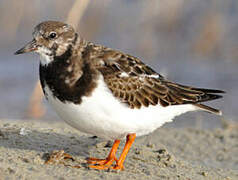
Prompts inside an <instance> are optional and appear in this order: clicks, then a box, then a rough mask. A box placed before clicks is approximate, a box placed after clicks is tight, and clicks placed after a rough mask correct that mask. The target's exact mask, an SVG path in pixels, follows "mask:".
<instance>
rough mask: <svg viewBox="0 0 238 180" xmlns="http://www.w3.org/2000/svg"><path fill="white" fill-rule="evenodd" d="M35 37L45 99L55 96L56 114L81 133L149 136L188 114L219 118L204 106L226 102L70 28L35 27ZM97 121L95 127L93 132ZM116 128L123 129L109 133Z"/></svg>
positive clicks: (46, 24)
mask: <svg viewBox="0 0 238 180" xmlns="http://www.w3.org/2000/svg"><path fill="white" fill-rule="evenodd" d="M53 36H54V37H53ZM33 37H34V40H33V41H32V43H31V46H32V48H33V47H34V51H36V52H38V53H39V54H40V55H41V56H42V58H41V63H40V79H41V84H42V87H43V90H44V92H45V95H46V98H49V96H50V100H49V101H50V103H51V104H53V106H54V107H55V108H56V111H57V112H58V113H59V114H61V116H62V117H63V118H64V119H65V120H66V122H68V123H69V124H71V125H72V126H74V127H76V128H78V129H79V130H82V131H84V132H87V133H91V134H94V135H98V136H102V137H105V138H107V137H109V138H112V139H113V138H121V137H123V136H125V135H126V134H128V133H138V134H141V135H143V134H147V133H149V132H151V131H152V130H154V129H156V128H158V127H159V126H161V125H162V124H163V123H165V122H169V121H171V120H172V119H173V118H174V117H175V116H177V115H180V114H182V113H185V112H187V111H192V110H198V109H203V110H206V111H208V112H212V113H216V114H220V111H219V110H217V109H214V108H211V107H208V106H206V105H203V104H200V103H201V102H205V101H209V100H213V99H218V98H221V97H222V96H220V95H217V93H223V91H220V90H212V89H202V88H194V87H190V86H184V85H180V84H176V83H174V82H171V81H168V80H167V79H165V78H164V77H163V76H161V75H160V74H158V73H157V72H155V71H154V70H153V69H152V68H150V67H149V66H148V65H146V64H144V63H143V62H142V61H141V60H139V59H138V58H136V57H133V56H131V55H128V54H124V53H122V52H120V51H117V50H113V49H110V48H107V47H104V46H101V45H96V44H94V43H91V42H87V41H86V40H84V39H83V38H82V37H80V36H79V35H78V34H77V33H76V32H75V31H74V29H73V28H72V27H71V26H69V25H67V24H65V23H61V22H55V21H47V22H43V23H41V24H39V25H38V26H36V28H35V30H34V32H33ZM32 44H33V45H32ZM32 51H33V50H32ZM46 89H47V91H46ZM99 91H102V92H99ZM94 92H95V93H94ZM95 94H96V95H95ZM100 96H103V97H104V96H105V97H104V99H102V98H101V97H100ZM90 98H91V99H93V100H90ZM96 101H97V102H96ZM107 101H108V102H110V103H111V104H110V103H108V102H107ZM84 102H87V103H86V104H87V105H85V103H84ZM67 104H68V105H67ZM90 106H92V108H91V107H90ZM98 106H100V107H98ZM109 106H111V107H113V108H114V109H113V108H111V107H109ZM93 108H94V109H93ZM186 108H187V109H186ZM66 109H68V110H66ZM71 109H74V110H73V111H72V112H71ZM81 109H83V111H82V110H81ZM152 109H153V110H152ZM137 110H138V111H137ZM114 111H119V112H120V111H121V112H122V113H124V114H126V115H127V116H121V115H119V114H117V113H115V112H114ZM92 112H93V113H92ZM139 112H140V113H139ZM141 112H143V113H141ZM65 113H66V114H69V115H68V116H67V115H65ZM71 113H75V117H74V115H72V114H71ZM169 113H170V114H169ZM70 114H71V115H70ZM114 114H115V115H117V116H120V118H117V117H116V116H115V117H114ZM160 115H161V116H162V117H160ZM97 116H99V118H98V117H97ZM110 118H111V119H112V120H109V119H110ZM127 118H128V119H127ZM150 118H151V120H150ZM70 119H73V120H72V121H71V120H70ZM124 119H125V120H124ZM156 119H158V122H157V123H156ZM77 121H78V122H77ZM90 121H91V122H90ZM116 121H117V122H116ZM130 121H131V122H133V123H134V124H135V125H134V126H135V128H134V127H129V126H133V123H129V122H130ZM136 121H137V122H139V123H138V124H137V123H136ZM92 122H93V123H94V124H93V125H96V126H95V127H94V128H93V129H90V130H89V128H90V125H92ZM118 122H119V123H118ZM120 122H121V123H120ZM100 123H101V124H100ZM93 125H92V126H93ZM114 125H117V127H119V128H118V129H117V127H115V128H114V129H113V130H109V131H107V130H106V127H107V128H108V127H110V126H114ZM143 125H145V129H144V130H143ZM100 129H101V130H100ZM100 131H101V133H100ZM120 131H121V133H120ZM94 132H95V133H94ZM113 134H116V135H113Z"/></svg>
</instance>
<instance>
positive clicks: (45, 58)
mask: <svg viewBox="0 0 238 180" xmlns="http://www.w3.org/2000/svg"><path fill="white" fill-rule="evenodd" d="M36 52H37V53H38V54H40V63H41V64H42V65H46V66H47V65H48V64H49V63H51V62H52V61H53V60H54V58H53V56H51V55H50V54H51V52H50V50H48V49H47V48H44V47H41V48H39V49H38V50H37V51H36Z"/></svg>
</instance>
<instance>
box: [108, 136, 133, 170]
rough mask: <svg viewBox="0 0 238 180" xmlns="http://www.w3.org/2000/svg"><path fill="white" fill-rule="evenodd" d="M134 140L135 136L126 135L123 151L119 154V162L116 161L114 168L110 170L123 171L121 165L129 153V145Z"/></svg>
mask: <svg viewBox="0 0 238 180" xmlns="http://www.w3.org/2000/svg"><path fill="white" fill-rule="evenodd" d="M135 138H136V134H128V135H127V136H126V144H125V146H124V149H123V151H122V153H121V156H120V158H119V160H118V161H117V163H116V165H115V166H114V167H112V169H117V170H122V169H123V163H124V161H125V159H126V156H127V153H128V152H129V150H130V148H131V145H132V144H133V142H134V141H135Z"/></svg>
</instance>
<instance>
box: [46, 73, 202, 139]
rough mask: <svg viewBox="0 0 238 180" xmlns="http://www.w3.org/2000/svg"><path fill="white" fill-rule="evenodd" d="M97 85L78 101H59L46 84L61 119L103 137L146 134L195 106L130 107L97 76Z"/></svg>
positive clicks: (51, 100)
mask: <svg viewBox="0 0 238 180" xmlns="http://www.w3.org/2000/svg"><path fill="white" fill-rule="evenodd" d="M98 81H99V83H98V86H97V88H96V89H95V90H94V91H93V93H92V95H91V96H90V97H83V98H82V102H81V104H79V105H77V104H73V103H70V102H67V103H66V104H65V103H62V102H61V101H59V100H58V99H57V98H55V97H53V96H52V93H51V91H50V90H49V88H48V87H47V86H45V92H46V94H47V97H48V101H49V103H50V104H51V105H52V106H53V107H54V109H55V110H56V112H57V113H58V114H59V115H60V117H61V118H62V119H64V121H66V122H67V123H68V124H69V125H71V126H72V127H74V128H76V129H78V130H80V131H82V132H85V133H89V134H93V135H96V136H99V137H102V138H106V139H120V138H123V137H125V136H126V135H127V134H128V133H136V134H137V136H141V135H145V134H148V133H150V132H152V131H154V130H155V129H157V128H158V127H160V126H162V125H163V124H164V123H166V122H169V121H172V119H173V118H174V117H175V116H178V115H180V114H182V113H185V112H188V111H193V110H197V109H198V108H197V107H195V106H193V105H175V106H168V107H162V106H160V105H156V106H149V107H142V108H141V109H130V108H129V107H127V105H126V104H123V103H121V102H119V101H118V100H117V99H116V98H115V97H114V96H113V95H112V93H111V91H110V90H109V89H108V88H107V86H106V84H105V83H104V81H103V78H102V77H100V78H99V80H98Z"/></svg>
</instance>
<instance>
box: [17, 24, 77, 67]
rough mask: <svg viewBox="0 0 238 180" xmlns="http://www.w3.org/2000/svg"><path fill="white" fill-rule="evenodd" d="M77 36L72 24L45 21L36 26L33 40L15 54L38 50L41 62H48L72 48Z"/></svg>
mask: <svg viewBox="0 0 238 180" xmlns="http://www.w3.org/2000/svg"><path fill="white" fill-rule="evenodd" d="M77 38H78V35H77V33H76V32H75V31H74V29H73V27H72V26H70V25H68V24H65V23H62V22H58V21H45V22H42V23H40V24H38V25H37V26H36V27H35V29H34V32H33V40H32V41H30V42H29V43H27V44H26V45H25V46H24V47H23V48H21V49H19V50H18V51H16V52H15V54H22V53H27V52H36V53H38V54H40V55H41V57H42V58H41V63H43V64H48V63H50V62H51V61H53V59H54V57H57V56H61V55H63V54H64V53H65V52H66V51H67V50H68V49H69V48H72V46H73V45H74V44H75V43H76V41H77Z"/></svg>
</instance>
